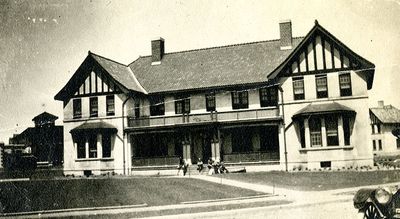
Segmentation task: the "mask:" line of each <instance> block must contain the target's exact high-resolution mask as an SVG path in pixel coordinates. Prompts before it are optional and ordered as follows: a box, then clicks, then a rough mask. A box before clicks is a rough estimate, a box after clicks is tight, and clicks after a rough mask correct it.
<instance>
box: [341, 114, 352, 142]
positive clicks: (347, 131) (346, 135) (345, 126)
mask: <svg viewBox="0 0 400 219" xmlns="http://www.w3.org/2000/svg"><path fill="white" fill-rule="evenodd" d="M343 132H344V145H350V134H351V133H350V132H351V130H350V117H348V116H343Z"/></svg>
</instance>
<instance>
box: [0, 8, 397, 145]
mask: <svg viewBox="0 0 400 219" xmlns="http://www.w3.org/2000/svg"><path fill="white" fill-rule="evenodd" d="M275 2H279V3H275ZM0 16H1V17H0V22H1V23H0V52H1V55H0V141H4V142H6V143H7V142H8V138H9V137H10V136H12V134H14V133H20V132H21V131H23V130H24V129H25V128H26V127H28V126H33V122H32V121H31V120H32V118H33V117H34V116H36V115H38V114H40V113H41V112H43V111H47V112H49V113H52V114H55V115H57V116H59V117H60V119H59V120H58V121H57V122H58V124H61V123H62V107H63V105H62V103H61V102H59V101H55V100H54V95H55V94H56V93H57V92H58V91H59V90H60V89H61V88H62V87H63V86H64V85H65V84H66V82H67V81H68V79H69V78H70V77H71V76H72V74H73V73H74V72H75V71H76V69H77V68H78V67H79V65H80V64H81V63H82V61H83V60H84V59H85V57H86V56H87V54H88V51H89V50H90V51H92V52H94V53H97V54H100V55H102V56H105V57H108V58H111V59H113V60H116V61H119V62H122V63H124V64H129V63H130V62H132V61H134V60H135V59H137V58H138V56H139V55H149V54H150V40H151V39H153V38H155V37H163V38H164V39H165V46H166V52H173V51H181V50H189V49H196V48H205V47H212V46H222V45H229V44H236V43H245V42H253V41H261V40H268V39H278V38H279V26H278V23H279V21H281V20H286V19H290V20H291V21H292V27H293V35H294V36H305V35H306V34H307V32H308V31H309V30H310V29H311V28H312V26H313V25H314V20H315V19H317V20H318V21H319V23H320V24H321V25H322V26H323V27H325V28H326V29H327V30H328V31H330V32H331V33H332V34H333V35H335V36H336V37H337V38H338V39H339V40H341V41H342V42H343V43H345V44H346V45H347V46H349V47H350V48H351V49H352V50H353V51H355V52H356V53H358V54H359V55H361V56H363V57H364V58H366V59H367V60H369V61H371V62H372V63H374V64H375V65H376V71H375V80H374V85H373V89H372V90H370V92H369V94H370V106H374V105H376V101H377V100H381V99H382V100H385V104H392V105H394V106H396V107H398V108H400V98H399V95H398V94H399V93H400V82H399V81H400V80H399V79H400V72H399V71H398V69H399V67H400V66H399V64H400V27H399V25H400V0H335V1H319V0H318V1H317V0H307V1H274V2H273V1H249V0H243V1H232V0H226V1H224V0H218V1H215V0H210V1H187V0H181V1H171V0H169V1H167V0H165V1H149V0H143V1H128V0H127V1H121V0H118V1H115V0H114V1H113V0H90V1H89V0H87V1H83V0H82V1H78V0H74V1H73V0H69V1H57V0H51V1H40V0H37V1H34V2H33V1H8V0H3V1H0Z"/></svg>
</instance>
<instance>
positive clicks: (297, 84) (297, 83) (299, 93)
mask: <svg viewBox="0 0 400 219" xmlns="http://www.w3.org/2000/svg"><path fill="white" fill-rule="evenodd" d="M293 94H294V99H295V100H304V78H303V77H299V78H293Z"/></svg>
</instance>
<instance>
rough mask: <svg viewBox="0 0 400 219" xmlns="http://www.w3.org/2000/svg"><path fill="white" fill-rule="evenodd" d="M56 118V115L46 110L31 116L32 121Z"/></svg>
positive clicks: (54, 119) (53, 119)
mask: <svg viewBox="0 0 400 219" xmlns="http://www.w3.org/2000/svg"><path fill="white" fill-rule="evenodd" d="M57 119H58V117H57V116H55V115H53V114H50V113H48V112H43V113H41V114H39V115H37V116H35V117H33V119H32V121H38V120H41V121H43V120H48V121H56V120H57Z"/></svg>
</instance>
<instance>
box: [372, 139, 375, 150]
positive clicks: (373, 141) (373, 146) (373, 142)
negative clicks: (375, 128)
mask: <svg viewBox="0 0 400 219" xmlns="http://www.w3.org/2000/svg"><path fill="white" fill-rule="evenodd" d="M372 150H374V151H376V142H375V140H372Z"/></svg>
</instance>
